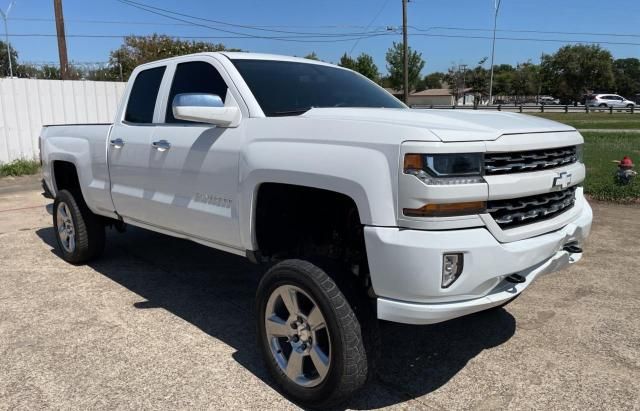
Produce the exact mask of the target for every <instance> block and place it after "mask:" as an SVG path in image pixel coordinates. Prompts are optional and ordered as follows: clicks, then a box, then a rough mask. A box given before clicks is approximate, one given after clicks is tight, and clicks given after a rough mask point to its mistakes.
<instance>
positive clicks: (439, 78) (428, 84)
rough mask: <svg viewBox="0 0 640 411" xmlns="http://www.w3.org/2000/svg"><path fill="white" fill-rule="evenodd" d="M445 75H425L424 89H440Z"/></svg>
mask: <svg viewBox="0 0 640 411" xmlns="http://www.w3.org/2000/svg"><path fill="white" fill-rule="evenodd" d="M445 76H446V74H444V73H442V72H440V71H436V72H434V73H431V74H427V75H426V76H425V77H424V87H425V88H442V82H443V81H444V78H445Z"/></svg>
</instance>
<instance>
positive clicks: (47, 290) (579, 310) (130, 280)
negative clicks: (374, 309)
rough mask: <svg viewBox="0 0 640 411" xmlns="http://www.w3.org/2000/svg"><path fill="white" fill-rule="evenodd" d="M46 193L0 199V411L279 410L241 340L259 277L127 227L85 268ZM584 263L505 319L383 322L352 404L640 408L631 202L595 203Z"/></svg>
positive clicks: (253, 353)
mask: <svg viewBox="0 0 640 411" xmlns="http://www.w3.org/2000/svg"><path fill="white" fill-rule="evenodd" d="M45 203H46V200H44V199H42V198H41V197H39V195H38V193H37V192H36V191H28V192H22V193H4V194H1V195H0V409H40V408H64V409H96V408H99V409H141V408H146V409H187V408H188V409H205V408H211V409H222V408H229V409H239V408H241V409H288V408H295V407H294V406H293V405H292V404H291V403H289V402H288V401H286V400H285V399H284V398H283V397H282V396H280V395H279V394H278V393H277V392H276V391H275V390H274V389H273V388H272V387H271V386H270V384H271V381H270V379H269V377H268V376H267V374H266V371H265V368H264V367H263V365H262V361H261V359H260V356H259V354H258V352H257V350H256V346H255V342H254V341H255V332H254V329H253V311H252V310H253V308H252V307H253V294H254V289H255V286H256V284H257V274H258V273H259V269H258V268H256V267H255V266H253V265H251V264H249V263H248V262H246V261H244V260H243V259H241V258H238V257H234V256H230V255H226V254H224V253H221V252H217V251H214V250H210V249H207V248H205V247H202V246H199V245H196V244H192V243H189V242H186V241H182V240H177V239H173V238H170V237H165V236H162V235H159V234H155V233H152V232H148V231H143V230H140V229H130V230H129V231H128V232H127V233H126V234H118V233H115V232H110V233H109V235H108V243H107V248H106V252H105V255H104V257H103V258H102V259H101V260H100V261H97V262H95V263H93V264H91V265H89V266H73V265H70V264H67V263H65V262H64V261H62V260H61V259H60V258H59V257H58V255H57V252H56V251H55V249H54V237H53V235H54V234H53V230H52V228H51V226H50V224H51V223H50V219H51V218H50V216H49V215H48V214H47V213H46V212H45V211H44V205H45ZM594 211H595V225H594V230H593V236H592V239H591V241H590V243H589V245H588V247H587V254H586V257H585V258H584V259H583V261H582V262H581V263H580V264H579V265H577V266H574V267H572V268H571V269H569V270H567V271H565V272H562V273H560V274H557V275H550V276H546V277H543V278H541V279H539V280H538V281H537V282H536V283H535V284H534V285H533V286H532V287H531V288H530V289H529V290H528V292H526V293H525V294H524V295H523V296H522V297H521V298H520V299H518V300H516V301H515V302H514V303H513V304H512V305H510V306H508V307H507V309H506V310H499V311H496V312H493V313H481V314H477V315H473V316H469V317H466V318H462V319H458V320H454V321H451V322H448V323H445V324H440V325H435V326H423V327H413V326H403V325H397V324H390V323H384V324H382V332H383V347H384V348H383V350H384V351H383V358H382V364H381V367H380V377H379V378H378V380H377V381H375V382H373V383H372V384H370V385H369V386H368V387H367V389H366V390H364V392H363V393H362V394H361V395H359V396H358V397H356V398H353V399H352V400H351V401H350V402H348V403H347V404H346V406H347V407H349V408H353V409H369V408H384V407H390V408H410V409H447V410H450V409H469V408H472V409H502V408H509V409H534V408H535V409H563V410H564V409H576V410H584V409H616V410H620V409H634V408H635V409H638V408H640V400H639V395H640V394H639V393H640V354H639V350H640V297H639V296H640V260H639V259H638V256H639V255H640V207H638V206H614V205H605V204H595V206H594Z"/></svg>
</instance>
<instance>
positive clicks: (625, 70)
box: [613, 58, 640, 99]
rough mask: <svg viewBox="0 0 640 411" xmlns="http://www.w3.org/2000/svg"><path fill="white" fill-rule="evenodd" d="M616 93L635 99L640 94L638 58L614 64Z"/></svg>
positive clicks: (622, 60) (616, 61)
mask: <svg viewBox="0 0 640 411" xmlns="http://www.w3.org/2000/svg"><path fill="white" fill-rule="evenodd" d="M613 73H614V76H615V79H616V80H615V81H616V93H618V94H620V95H622V96H624V97H627V98H629V99H633V97H634V95H635V94H638V93H640V60H638V59H637V58H627V59H618V60H615V61H614V62H613Z"/></svg>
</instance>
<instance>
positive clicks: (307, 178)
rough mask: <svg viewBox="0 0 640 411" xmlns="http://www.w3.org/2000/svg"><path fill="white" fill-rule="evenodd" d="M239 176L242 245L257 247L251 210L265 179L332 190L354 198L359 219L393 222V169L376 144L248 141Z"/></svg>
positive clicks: (253, 214) (253, 212)
mask: <svg viewBox="0 0 640 411" xmlns="http://www.w3.org/2000/svg"><path fill="white" fill-rule="evenodd" d="M394 166H395V165H394ZM242 168H244V169H245V170H242ZM240 175H241V182H240V201H239V210H238V212H239V215H240V219H241V221H240V229H241V239H242V241H243V244H244V245H245V248H246V249H247V250H258V244H257V238H256V217H257V215H256V213H257V209H258V205H259V201H260V198H259V194H260V188H261V187H262V186H263V185H264V184H284V185H291V186H297V187H305V188H309V189H317V190H324V191H327V192H332V193H335V194H338V195H341V196H344V197H347V198H349V199H350V200H351V201H353V203H354V204H355V206H356V208H357V211H358V215H359V218H360V223H361V224H363V225H395V224H396V207H395V202H394V199H395V198H396V193H395V190H396V189H397V184H393V183H392V182H393V181H397V170H396V167H392V166H390V161H389V160H388V159H387V157H386V156H385V154H384V153H382V152H381V151H377V150H375V149H371V148H366V147H353V146H337V145H336V146H334V145H326V144H305V143H303V144H297V143H290V142H278V143H275V142H271V143H269V144H252V145H250V146H249V148H248V150H247V152H246V153H245V154H244V156H243V158H242V159H241V174H240ZM292 201H295V199H292ZM243 219H244V220H243Z"/></svg>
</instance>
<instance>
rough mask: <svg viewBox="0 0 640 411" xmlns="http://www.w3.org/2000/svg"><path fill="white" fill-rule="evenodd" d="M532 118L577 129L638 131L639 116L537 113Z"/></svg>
mask: <svg viewBox="0 0 640 411" xmlns="http://www.w3.org/2000/svg"><path fill="white" fill-rule="evenodd" d="M533 115H534V116H538V117H543V118H547V119H549V120H555V121H559V122H561V123H565V124H568V125H570V126H572V127H575V128H577V129H615V130H621V129H623V130H630V129H638V130H640V114H622V113H616V114H609V113H598V112H596V113H588V114H587V113H566V114H565V113H537V114H533Z"/></svg>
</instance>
